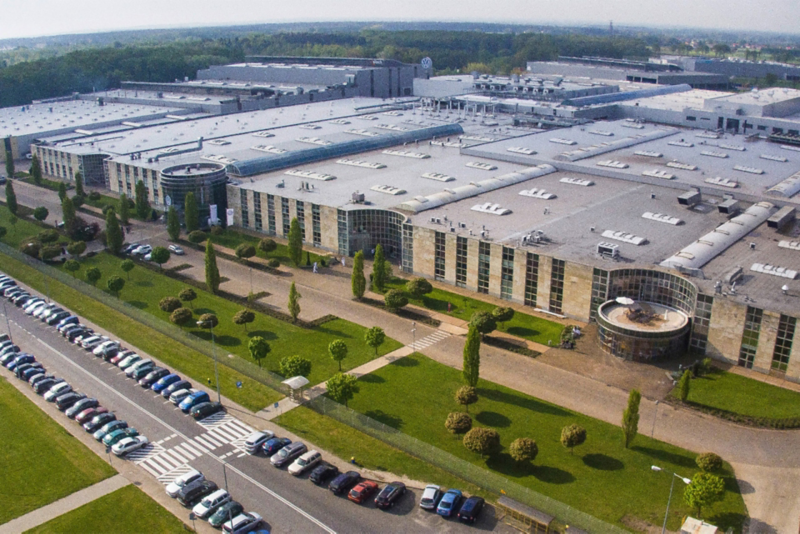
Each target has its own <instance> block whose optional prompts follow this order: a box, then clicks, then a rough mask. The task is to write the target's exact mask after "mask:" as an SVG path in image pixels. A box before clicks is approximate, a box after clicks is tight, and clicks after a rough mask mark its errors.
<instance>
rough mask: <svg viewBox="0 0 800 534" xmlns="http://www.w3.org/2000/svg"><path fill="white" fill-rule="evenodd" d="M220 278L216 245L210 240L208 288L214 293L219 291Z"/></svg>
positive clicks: (207, 264) (207, 250)
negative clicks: (215, 250)
mask: <svg viewBox="0 0 800 534" xmlns="http://www.w3.org/2000/svg"><path fill="white" fill-rule="evenodd" d="M219 284H220V276H219V268H218V267H217V255H216V254H215V253H214V245H213V244H212V243H211V240H210V239H209V240H208V241H206V287H208V290H209V291H211V292H212V293H216V292H217V291H218V290H219Z"/></svg>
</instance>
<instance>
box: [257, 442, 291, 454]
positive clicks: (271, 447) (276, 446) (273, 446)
mask: <svg viewBox="0 0 800 534" xmlns="http://www.w3.org/2000/svg"><path fill="white" fill-rule="evenodd" d="M291 442H292V440H290V439H289V438H272V439H268V440H267V441H265V442H264V444H263V445H261V450H262V451H264V454H266V455H267V456H272V455H273V454H275V453H276V452H278V451H279V450H281V449H282V448H284V447H285V446H287V445H288V444H290V443H291Z"/></svg>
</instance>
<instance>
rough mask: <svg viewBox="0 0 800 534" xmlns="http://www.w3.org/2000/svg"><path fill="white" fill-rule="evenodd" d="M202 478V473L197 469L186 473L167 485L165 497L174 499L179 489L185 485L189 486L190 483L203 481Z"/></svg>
mask: <svg viewBox="0 0 800 534" xmlns="http://www.w3.org/2000/svg"><path fill="white" fill-rule="evenodd" d="M204 478H206V477H205V476H203V473H201V472H200V471H198V470H197V469H192V470H191V471H189V472H188V473H184V474H182V475H181V476H179V477H177V478H176V479H175V480H173V481H172V482H170V483H169V484H167V495H169V496H170V497H172V498H173V499H174V498H175V497H176V496H177V495H178V492H179V491H181V488H183V487H184V486H185V485H186V484H191V483H192V482H195V481H198V480H203V479H204Z"/></svg>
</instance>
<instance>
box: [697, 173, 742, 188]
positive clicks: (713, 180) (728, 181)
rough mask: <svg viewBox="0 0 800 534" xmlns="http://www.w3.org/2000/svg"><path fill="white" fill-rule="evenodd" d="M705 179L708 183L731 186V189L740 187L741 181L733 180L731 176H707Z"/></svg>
mask: <svg viewBox="0 0 800 534" xmlns="http://www.w3.org/2000/svg"><path fill="white" fill-rule="evenodd" d="M704 181H705V183H707V184H712V185H719V186H722V187H729V188H731V189H736V188H737V187H739V182H737V181H735V180H731V179H730V178H722V177H720V176H716V177H714V178H706V179H705V180H704Z"/></svg>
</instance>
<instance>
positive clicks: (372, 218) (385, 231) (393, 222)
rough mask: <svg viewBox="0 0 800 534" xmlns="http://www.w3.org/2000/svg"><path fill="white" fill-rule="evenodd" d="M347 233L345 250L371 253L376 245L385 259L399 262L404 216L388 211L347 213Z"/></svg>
mask: <svg viewBox="0 0 800 534" xmlns="http://www.w3.org/2000/svg"><path fill="white" fill-rule="evenodd" d="M347 217H348V228H349V233H347V234H345V237H347V238H348V245H347V248H348V249H349V250H350V252H352V253H355V252H356V251H357V250H364V251H371V250H373V249H374V248H375V247H376V246H377V245H378V244H380V245H381V246H382V247H383V252H384V254H385V255H386V258H387V259H389V260H390V261H392V262H395V261H399V260H400V258H401V254H402V251H403V237H402V226H403V222H404V221H405V216H403V215H401V214H399V213H396V212H393V211H388V210H381V209H360V210H351V211H348V212H347Z"/></svg>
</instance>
